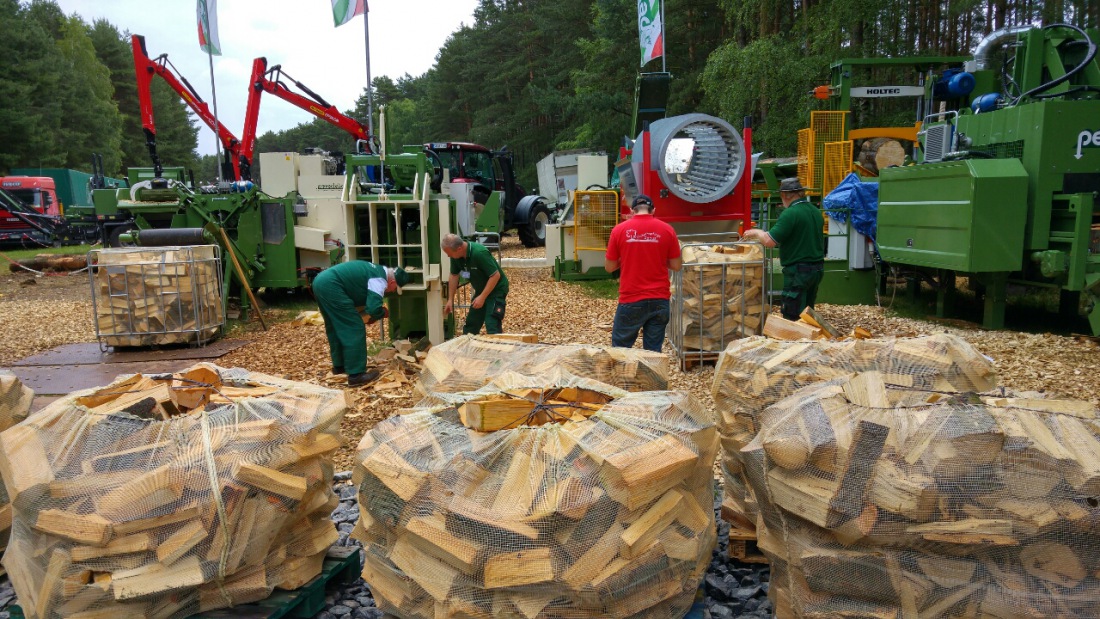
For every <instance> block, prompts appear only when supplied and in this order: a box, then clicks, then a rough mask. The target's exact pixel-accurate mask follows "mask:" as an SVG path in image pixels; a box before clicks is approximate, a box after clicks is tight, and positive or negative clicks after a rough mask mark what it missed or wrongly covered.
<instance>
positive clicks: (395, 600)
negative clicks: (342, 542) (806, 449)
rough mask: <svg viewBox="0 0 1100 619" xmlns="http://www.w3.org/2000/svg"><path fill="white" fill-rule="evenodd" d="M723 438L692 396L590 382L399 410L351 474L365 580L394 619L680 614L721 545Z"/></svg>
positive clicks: (487, 392)
mask: <svg viewBox="0 0 1100 619" xmlns="http://www.w3.org/2000/svg"><path fill="white" fill-rule="evenodd" d="M455 395H456V396H458V395H459V394H455ZM475 428H477V429H475ZM496 428H500V429H496ZM717 448H718V439H717V432H716V430H715V428H714V425H713V423H712V422H711V421H710V419H709V417H708V415H707V413H706V411H705V410H704V409H702V407H701V406H700V405H699V404H698V403H697V402H696V401H695V400H694V399H692V398H691V396H690V395H687V394H684V393H678V392H667V391H666V392H649V393H626V392H624V391H622V390H619V389H615V388H609V387H608V386H606V385H600V384H599V383H596V382H594V381H586V380H582V379H573V380H555V381H553V382H546V381H544V380H537V379H533V378H531V377H518V376H516V375H508V376H504V377H501V379H500V380H498V381H496V382H494V384H493V385H490V386H488V387H486V388H484V389H481V390H479V391H477V392H474V393H467V394H461V397H456V398H455V399H454V400H453V401H452V402H451V403H449V404H443V405H440V404H438V403H432V404H431V405H430V406H429V405H426V408H423V409H420V410H418V411H416V412H410V413H408V414H404V415H400V416H396V417H391V418H390V419H388V420H386V421H384V422H382V423H380V424H378V425H377V426H375V427H374V428H373V429H372V430H371V431H370V432H369V433H368V434H367V435H366V436H365V437H364V438H363V440H362V442H361V443H360V445H359V452H358V457H357V458H358V464H357V465H356V467H355V472H354V478H353V481H354V482H355V483H356V484H358V487H359V512H360V518H359V522H358V525H357V526H356V529H355V531H354V532H353V533H352V535H353V537H355V538H356V539H358V540H360V541H361V542H362V543H363V546H364V550H365V554H366V560H365V563H364V567H363V578H364V579H365V580H366V581H367V583H368V585H370V588H371V592H372V593H373V594H374V596H375V600H376V602H377V604H378V606H379V608H381V609H382V610H384V611H385V612H387V613H391V614H393V615H396V616H397V617H401V618H421V617H429V618H434V617H440V616H454V617H477V618H486V619H488V618H495V617H526V618H528V619H536V618H540V617H545V618H549V617H578V618H580V617H585V618H588V617H601V618H602V617H657V618H667V619H673V618H675V619H680V618H682V617H683V616H684V615H685V613H686V612H687V611H688V609H689V608H690V607H691V605H692V602H693V598H694V596H695V592H696V591H697V589H698V587H699V583H700V582H701V579H702V577H703V575H704V573H705V571H706V567H707V565H708V563H709V562H710V558H711V554H712V552H713V549H714V544H715V529H714V512H713V510H712V509H711V507H710V506H711V504H712V501H713V486H712V479H713V478H712V467H713V462H714V457H715V454H716V451H717Z"/></svg>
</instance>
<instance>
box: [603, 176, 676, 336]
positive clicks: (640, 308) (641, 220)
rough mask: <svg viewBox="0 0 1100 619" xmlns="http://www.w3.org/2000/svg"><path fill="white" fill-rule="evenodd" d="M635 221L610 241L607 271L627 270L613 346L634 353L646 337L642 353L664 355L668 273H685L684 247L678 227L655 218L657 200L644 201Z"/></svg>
mask: <svg viewBox="0 0 1100 619" xmlns="http://www.w3.org/2000/svg"><path fill="white" fill-rule="evenodd" d="M630 209H631V210H632V211H633V212H634V215H633V216H632V217H631V218H630V219H628V220H626V221H624V222H622V223H620V224H619V225H617V226H615V229H614V230H612V231H611V238H610V239H608V241H607V255H606V256H604V268H605V269H607V272H608V273H612V272H614V271H616V270H619V269H621V270H622V272H621V273H620V277H619V307H618V309H616V310H615V326H614V327H613V328H612V330H611V345H612V346H621V347H623V348H630V347H632V346H634V342H635V341H637V339H638V331H639V330H641V332H642V348H645V349H646V350H652V351H654V352H660V351H661V346H662V345H663V344H664V341H665V327H666V326H668V315H669V307H668V298H669V284H668V272H669V271H670V270H671V271H679V270H680V266H681V262H680V241H679V240H678V239H677V238H676V232H675V231H674V230H673V229H672V226H670V225H668V224H667V223H665V222H663V221H661V220H659V219H657V218H655V217H654V216H653V200H651V199H650V198H649V196H638V197H637V198H635V199H634V203H633V204H632V205H631V206H630Z"/></svg>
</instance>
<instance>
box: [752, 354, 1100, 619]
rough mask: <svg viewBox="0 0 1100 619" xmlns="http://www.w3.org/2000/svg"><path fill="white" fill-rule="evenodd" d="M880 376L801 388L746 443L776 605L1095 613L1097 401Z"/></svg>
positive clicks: (799, 609) (932, 612) (908, 612)
mask: <svg viewBox="0 0 1100 619" xmlns="http://www.w3.org/2000/svg"><path fill="white" fill-rule="evenodd" d="M886 381H887V378H886V376H885V375H884V374H882V373H880V372H865V373H861V374H858V375H854V376H852V377H848V378H838V379H836V380H833V381H828V382H825V383H822V384H819V385H815V386H811V387H807V388H805V389H803V390H801V391H799V392H797V393H795V394H794V395H792V396H791V397H789V398H787V399H785V400H782V401H780V402H778V403H776V404H775V405H774V406H772V407H771V408H769V409H767V410H766V411H765V412H764V413H763V414H762V415H761V418H760V422H761V427H760V433H759V434H758V435H757V437H756V439H754V440H753V442H752V443H750V444H749V445H748V446H747V447H746V448H745V449H744V452H743V453H744V456H745V460H746V462H745V465H746V472H747V476H748V478H749V480H750V482H751V483H752V485H753V490H754V491H755V493H756V496H757V498H758V499H759V502H760V503H759V505H760V510H761V521H762V523H763V524H764V529H763V530H762V531H761V532H760V533H761V534H760V547H761V548H763V549H764V551H765V552H766V553H767V554H768V555H769V558H771V559H772V567H773V573H772V579H771V594H772V600H773V603H774V604H775V609H776V614H777V616H794V617H844V616H859V617H996V618H1009V617H1095V616H1096V610H1097V608H1098V605H1100V573H1098V568H1100V536H1098V532H1097V529H1096V525H1095V522H1096V514H1097V498H1096V497H1097V495H1098V493H1100V422H1098V420H1097V415H1098V411H1097V410H1096V408H1095V407H1093V406H1092V405H1091V404H1089V403H1087V402H1078V401H1068V400H1043V399H1034V398H1029V397H1025V396H1024V395H1020V396H1013V395H1012V394H1006V395H1004V396H992V397H991V396H978V395H975V394H963V393H957V394H952V393H946V392H943V391H930V390H925V389H919V388H918V389H902V388H894V387H891V386H890V385H888V384H887V382H886ZM777 576H778V577H777Z"/></svg>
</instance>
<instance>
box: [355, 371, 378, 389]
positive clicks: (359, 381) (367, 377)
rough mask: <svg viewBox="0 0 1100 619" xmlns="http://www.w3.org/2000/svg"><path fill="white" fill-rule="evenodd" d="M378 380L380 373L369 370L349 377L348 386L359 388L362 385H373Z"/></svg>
mask: <svg viewBox="0 0 1100 619" xmlns="http://www.w3.org/2000/svg"><path fill="white" fill-rule="evenodd" d="M376 380H378V372H376V371H375V370H368V371H366V372H363V373H362V374H351V375H349V376H348V386H349V387H358V386H360V385H366V384H367V383H373V382H374V381H376Z"/></svg>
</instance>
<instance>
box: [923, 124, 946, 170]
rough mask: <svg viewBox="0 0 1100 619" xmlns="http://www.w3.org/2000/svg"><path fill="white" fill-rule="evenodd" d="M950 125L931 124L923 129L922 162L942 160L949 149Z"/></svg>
mask: <svg viewBox="0 0 1100 619" xmlns="http://www.w3.org/2000/svg"><path fill="white" fill-rule="evenodd" d="M951 128H952V127H951V125H950V124H946V123H945V124H942V125H931V126H928V127H926V128H925V130H924V162H925V163H934V162H936V161H943V157H944V155H946V154H947V153H948V152H950V150H951Z"/></svg>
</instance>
